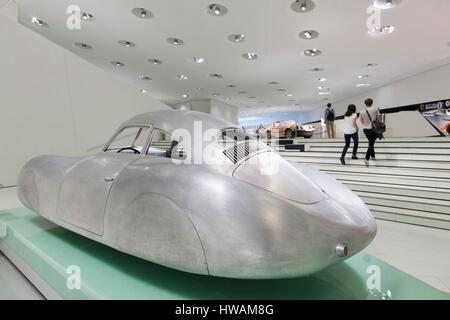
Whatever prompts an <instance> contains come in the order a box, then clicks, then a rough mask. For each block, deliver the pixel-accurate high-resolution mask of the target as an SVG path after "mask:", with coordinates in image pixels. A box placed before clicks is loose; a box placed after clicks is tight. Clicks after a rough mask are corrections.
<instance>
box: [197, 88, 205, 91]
mask: <svg viewBox="0 0 450 320" xmlns="http://www.w3.org/2000/svg"><path fill="white" fill-rule="evenodd" d="M195 90H198V91H200V90H203V88H195Z"/></svg>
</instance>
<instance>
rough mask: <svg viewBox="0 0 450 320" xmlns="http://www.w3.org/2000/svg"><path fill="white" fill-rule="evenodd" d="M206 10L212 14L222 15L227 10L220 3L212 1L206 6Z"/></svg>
mask: <svg viewBox="0 0 450 320" xmlns="http://www.w3.org/2000/svg"><path fill="white" fill-rule="evenodd" d="M207 11H208V13H209V14H210V15H212V16H223V15H224V14H226V13H227V11H228V10H227V8H225V7H224V6H222V5H220V4H215V3H213V4H210V5H209V6H208V7H207Z"/></svg>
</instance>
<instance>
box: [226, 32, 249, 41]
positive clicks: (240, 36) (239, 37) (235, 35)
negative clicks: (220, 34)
mask: <svg viewBox="0 0 450 320" xmlns="http://www.w3.org/2000/svg"><path fill="white" fill-rule="evenodd" d="M228 40H230V41H231V42H236V43H239V42H244V41H245V36H244V35H243V34H238V33H233V34H230V35H229V36H228Z"/></svg>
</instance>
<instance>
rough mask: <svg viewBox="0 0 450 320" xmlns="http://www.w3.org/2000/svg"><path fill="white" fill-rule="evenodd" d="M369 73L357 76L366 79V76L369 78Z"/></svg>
mask: <svg viewBox="0 0 450 320" xmlns="http://www.w3.org/2000/svg"><path fill="white" fill-rule="evenodd" d="M368 77H369V75H368V74H363V75H359V76H358V77H357V78H358V79H364V78H368Z"/></svg>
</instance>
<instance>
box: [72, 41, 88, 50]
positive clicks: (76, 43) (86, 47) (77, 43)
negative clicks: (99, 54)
mask: <svg viewBox="0 0 450 320" xmlns="http://www.w3.org/2000/svg"><path fill="white" fill-rule="evenodd" d="M73 45H74V46H75V47H77V48H80V49H85V50H92V46H90V45H88V44H86V43H82V42H75V43H74V44H73Z"/></svg>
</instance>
